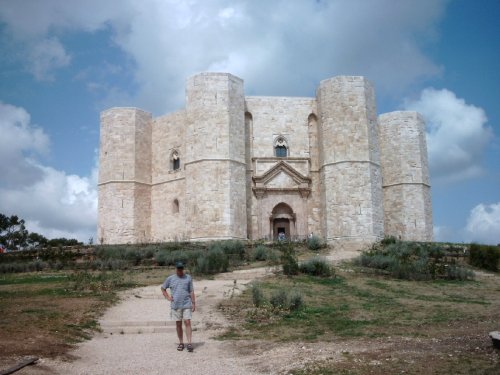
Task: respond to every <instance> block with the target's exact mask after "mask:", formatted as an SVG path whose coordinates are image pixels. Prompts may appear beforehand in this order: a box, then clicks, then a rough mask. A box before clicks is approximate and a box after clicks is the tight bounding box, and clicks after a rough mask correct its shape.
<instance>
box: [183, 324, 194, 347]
mask: <svg viewBox="0 0 500 375" xmlns="http://www.w3.org/2000/svg"><path fill="white" fill-rule="evenodd" d="M184 325H185V326H186V338H187V342H188V344H191V338H192V336H193V330H192V329H191V319H185V320H184ZM181 330H182V328H181Z"/></svg>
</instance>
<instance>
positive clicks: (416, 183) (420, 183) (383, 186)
mask: <svg viewBox="0 0 500 375" xmlns="http://www.w3.org/2000/svg"><path fill="white" fill-rule="evenodd" d="M400 185H423V186H427V187H429V188H430V187H431V185H430V184H426V183H425V182H398V183H396V184H389V185H382V188H386V187H391V186H400Z"/></svg>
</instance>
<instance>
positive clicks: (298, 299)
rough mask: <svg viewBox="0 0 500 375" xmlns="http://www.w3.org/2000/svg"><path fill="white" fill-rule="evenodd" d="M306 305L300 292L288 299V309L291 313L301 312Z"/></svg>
mask: <svg viewBox="0 0 500 375" xmlns="http://www.w3.org/2000/svg"><path fill="white" fill-rule="evenodd" d="M303 305H304V299H303V298H302V294H300V293H298V292H293V293H292V294H291V295H290V298H289V299H288V309H289V310H290V311H296V310H299V309H300V308H301V307H302V306H303Z"/></svg>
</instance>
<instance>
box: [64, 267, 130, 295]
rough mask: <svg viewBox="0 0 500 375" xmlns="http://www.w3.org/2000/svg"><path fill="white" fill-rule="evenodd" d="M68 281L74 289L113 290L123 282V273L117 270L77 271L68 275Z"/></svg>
mask: <svg viewBox="0 0 500 375" xmlns="http://www.w3.org/2000/svg"><path fill="white" fill-rule="evenodd" d="M68 279H69V281H70V282H72V284H73V289H74V290H76V291H92V292H98V291H108V290H115V289H116V288H117V287H119V286H121V285H123V284H124V278H123V275H122V274H121V273H119V272H110V273H108V272H99V273H96V274H94V273H91V272H87V271H79V272H75V273H74V274H72V275H70V276H69V278H68Z"/></svg>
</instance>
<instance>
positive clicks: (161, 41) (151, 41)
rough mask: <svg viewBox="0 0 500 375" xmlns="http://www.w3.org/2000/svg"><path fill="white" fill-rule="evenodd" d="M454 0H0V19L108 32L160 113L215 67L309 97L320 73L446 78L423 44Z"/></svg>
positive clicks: (395, 86) (400, 80)
mask: <svg viewBox="0 0 500 375" xmlns="http://www.w3.org/2000/svg"><path fill="white" fill-rule="evenodd" d="M447 2H448V1H447V0H422V1H419V2H415V1H397V2H394V1H392V0H372V1H365V0H351V1H343V0H331V1H312V0H302V1H299V0H298V1H293V2H292V1H288V0H278V1H272V2H271V1H269V2H268V1H251V2H249V1H243V0H239V1H235V0H214V1H203V0H191V1H189V2H185V1H182V2H181V1H174V0H149V1H134V0H123V1H121V2H120V6H116V1H114V0H89V1H85V2H81V1H64V2H61V1H57V0H46V1H43V2H40V1H37V0H31V1H30V0H25V1H22V2H21V1H11V2H3V3H2V5H1V6H0V20H3V21H4V22H5V24H6V25H7V28H8V30H9V31H10V33H11V34H12V35H13V36H14V38H17V39H19V40H21V41H25V42H26V41H31V40H37V41H39V40H54V39H51V38H54V37H55V36H60V35H62V34H64V33H66V32H78V31H83V32H95V31H96V30H109V31H110V32H111V34H112V39H113V42H114V43H115V45H116V46H118V47H119V48H121V49H122V50H123V51H125V52H126V53H127V54H128V55H129V56H131V57H132V59H133V61H134V62H135V71H134V77H135V81H136V82H135V83H137V84H138V86H139V89H138V92H137V93H134V94H136V95H137V97H136V99H135V100H136V103H135V105H138V106H143V107H144V108H145V109H147V110H150V111H153V112H155V113H162V112H164V111H166V110H169V109H173V108H175V107H179V106H182V105H183V101H184V83H185V79H186V77H187V76H190V75H192V74H194V73H197V72H199V71H205V70H210V69H221V70H225V71H229V72H231V73H233V74H236V75H239V76H240V77H242V78H243V79H245V81H246V82H247V85H246V89H247V91H248V92H249V93H254V94H257V93H260V94H262V95H311V94H313V90H314V89H315V87H316V85H317V83H318V82H319V80H321V79H324V78H328V77H331V76H333V75H338V74H354V75H366V76H367V77H369V78H370V79H371V80H373V81H375V83H376V84H377V87H378V88H379V89H380V90H379V92H384V91H385V92H386V93H388V92H391V93H393V94H394V95H398V94H399V93H400V91H401V90H403V89H404V88H406V87H408V85H411V84H413V83H415V82H421V81H422V80H423V79H425V78H428V77H434V76H436V75H439V74H440V72H441V67H440V66H438V65H437V64H436V63H434V62H433V61H432V60H431V59H429V57H428V56H427V55H426V53H425V52H424V51H423V47H425V46H426V45H427V44H428V43H432V42H433V41H434V40H435V39H436V35H437V33H436V28H435V26H436V24H437V22H438V21H439V19H440V17H441V16H442V15H443V12H444V8H445V5H446V3H447ZM28 9H29V11H28ZM34 15H36V16H34ZM28 44H29V43H28ZM28 48H29V47H28ZM50 56H52V59H50V58H49V59H47V60H48V61H49V63H48V64H49V65H50V67H51V68H57V66H58V65H59V66H64V64H67V63H68V62H69V61H68V59H67V58H66V57H67V55H66V54H65V53H64V50H62V49H58V48H57V47H56V46H53V48H52V53H51V55H50ZM41 70H42V71H44V69H43V65H42V69H41ZM45 70H46V69H45ZM35 71H36V70H35ZM121 96H123V95H121ZM116 104H118V103H116Z"/></svg>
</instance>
